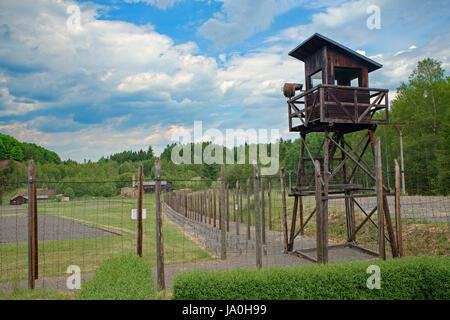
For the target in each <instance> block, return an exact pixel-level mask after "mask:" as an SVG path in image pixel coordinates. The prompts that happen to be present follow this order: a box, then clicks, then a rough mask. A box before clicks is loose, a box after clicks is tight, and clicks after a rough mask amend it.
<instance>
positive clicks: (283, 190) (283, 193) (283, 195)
mask: <svg viewBox="0 0 450 320" xmlns="http://www.w3.org/2000/svg"><path fill="white" fill-rule="evenodd" d="M280 179H281V204H282V210H283V211H282V214H283V240H284V241H283V242H284V253H287V252H288V228H287V213H286V186H285V182H284V167H283V168H281V171H280Z"/></svg>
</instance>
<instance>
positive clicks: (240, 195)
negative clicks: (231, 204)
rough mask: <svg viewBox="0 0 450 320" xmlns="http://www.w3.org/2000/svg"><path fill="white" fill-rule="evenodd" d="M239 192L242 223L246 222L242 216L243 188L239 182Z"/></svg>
mask: <svg viewBox="0 0 450 320" xmlns="http://www.w3.org/2000/svg"><path fill="white" fill-rule="evenodd" d="M238 193H239V217H240V218H241V223H244V218H243V217H242V208H243V206H242V190H241V186H240V184H239V190H238Z"/></svg>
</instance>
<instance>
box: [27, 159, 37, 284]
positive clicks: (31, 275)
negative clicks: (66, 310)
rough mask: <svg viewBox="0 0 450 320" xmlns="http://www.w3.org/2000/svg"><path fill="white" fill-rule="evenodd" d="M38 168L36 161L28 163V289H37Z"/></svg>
mask: <svg viewBox="0 0 450 320" xmlns="http://www.w3.org/2000/svg"><path fill="white" fill-rule="evenodd" d="M35 183H36V166H35V165H34V161H33V160H30V162H29V163H28V288H29V289H34V288H35V280H36V271H35V268H36V219H35V218H36V215H35V212H36V211H35V206H36V202H35V199H36V197H35V192H36V189H35V187H34V185H35Z"/></svg>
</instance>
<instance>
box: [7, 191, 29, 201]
mask: <svg viewBox="0 0 450 320" xmlns="http://www.w3.org/2000/svg"><path fill="white" fill-rule="evenodd" d="M18 197H22V198H24V199H27V200H28V197H27V196H24V195H23V194H20V193H19V194H16V195H15V196H14V197H12V198H11V199H10V200H14V199H16V198H18Z"/></svg>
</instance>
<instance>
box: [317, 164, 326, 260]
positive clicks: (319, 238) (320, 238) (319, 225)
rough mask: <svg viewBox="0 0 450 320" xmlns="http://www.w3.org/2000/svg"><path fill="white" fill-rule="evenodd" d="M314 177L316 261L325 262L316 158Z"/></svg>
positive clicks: (318, 168) (320, 191)
mask: <svg viewBox="0 0 450 320" xmlns="http://www.w3.org/2000/svg"><path fill="white" fill-rule="evenodd" d="M314 177H315V184H316V229H317V230H316V247H317V257H316V259H317V262H319V263H326V260H325V256H324V250H323V247H324V245H325V244H324V239H323V215H324V210H323V201H322V192H323V186H322V181H320V162H319V160H316V161H315V162H314Z"/></svg>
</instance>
